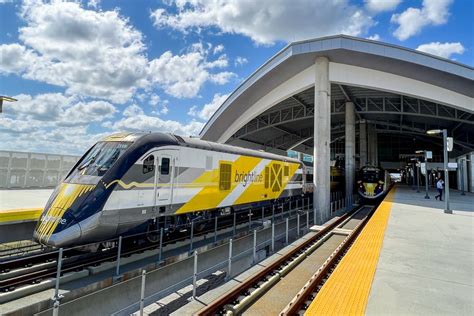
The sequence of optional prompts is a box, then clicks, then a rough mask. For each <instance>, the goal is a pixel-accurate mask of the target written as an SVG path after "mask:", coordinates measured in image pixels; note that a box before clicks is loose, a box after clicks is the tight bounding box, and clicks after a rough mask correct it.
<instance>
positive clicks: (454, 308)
mask: <svg viewBox="0 0 474 316" xmlns="http://www.w3.org/2000/svg"><path fill="white" fill-rule="evenodd" d="M435 194H436V193H435V191H434V190H432V191H430V193H429V195H430V197H431V199H429V200H425V199H424V196H425V193H424V191H422V192H421V193H416V191H414V190H412V189H411V188H410V187H408V186H404V185H398V186H397V190H396V192H395V194H394V196H393V204H392V210H391V213H390V217H389V221H388V226H387V228H386V231H385V236H384V240H383V246H382V251H381V254H380V258H379V262H378V265H377V269H376V272H375V277H374V280H373V283H372V287H371V291H370V295H369V300H368V304H367V307H366V310H365V312H366V314H367V315H382V314H383V315H474V194H472V193H466V195H465V196H461V195H460V192H459V191H451V207H452V209H454V212H453V213H454V214H445V213H444V211H443V210H444V202H440V201H436V200H435V199H434V195H435Z"/></svg>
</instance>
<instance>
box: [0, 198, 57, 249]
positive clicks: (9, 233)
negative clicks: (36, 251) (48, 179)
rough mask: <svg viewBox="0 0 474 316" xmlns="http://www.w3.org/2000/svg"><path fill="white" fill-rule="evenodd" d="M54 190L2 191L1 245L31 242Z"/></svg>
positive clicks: (0, 216) (0, 203)
mask: <svg viewBox="0 0 474 316" xmlns="http://www.w3.org/2000/svg"><path fill="white" fill-rule="evenodd" d="M52 192H53V190H52V189H42V190H0V227H1V228H0V243H9V242H16V241H21V240H30V239H31V237H32V236H33V229H34V228H35V226H36V222H37V220H38V218H39V217H40V215H41V212H42V211H43V208H44V205H45V204H46V202H47V201H48V199H49V197H50V196H51V193H52Z"/></svg>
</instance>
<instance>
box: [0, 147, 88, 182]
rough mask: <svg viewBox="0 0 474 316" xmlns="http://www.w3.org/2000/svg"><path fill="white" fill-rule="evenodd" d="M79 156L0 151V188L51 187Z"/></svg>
mask: <svg viewBox="0 0 474 316" xmlns="http://www.w3.org/2000/svg"><path fill="white" fill-rule="evenodd" d="M79 158H80V157H79V156H71V155H54V154H43V153H32V152H19V151H0V189H9V188H53V187H55V186H56V185H58V184H59V183H60V182H61V180H62V179H63V178H64V177H65V176H66V174H67V172H68V171H69V170H70V169H71V168H72V167H73V166H74V164H75V163H76V161H77V160H78V159H79Z"/></svg>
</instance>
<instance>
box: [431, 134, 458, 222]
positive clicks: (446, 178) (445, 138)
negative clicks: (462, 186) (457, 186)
mask: <svg viewBox="0 0 474 316" xmlns="http://www.w3.org/2000/svg"><path fill="white" fill-rule="evenodd" d="M426 133H427V134H428V135H437V134H443V160H444V161H443V168H444V184H445V188H446V189H445V193H444V201H445V207H444V212H445V213H446V214H453V211H452V210H450V208H449V173H448V131H447V130H446V129H432V130H429V131H426Z"/></svg>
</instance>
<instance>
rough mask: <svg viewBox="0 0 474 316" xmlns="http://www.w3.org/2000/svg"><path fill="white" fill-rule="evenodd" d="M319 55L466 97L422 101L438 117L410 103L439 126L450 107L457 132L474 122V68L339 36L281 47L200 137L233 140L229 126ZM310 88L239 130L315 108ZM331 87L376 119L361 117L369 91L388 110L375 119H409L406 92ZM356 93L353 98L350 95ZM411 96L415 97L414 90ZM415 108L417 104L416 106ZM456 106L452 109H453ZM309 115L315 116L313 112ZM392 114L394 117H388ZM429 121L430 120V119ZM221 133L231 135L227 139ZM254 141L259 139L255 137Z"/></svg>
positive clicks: (339, 62) (298, 92) (363, 87)
mask: <svg viewBox="0 0 474 316" xmlns="http://www.w3.org/2000/svg"><path fill="white" fill-rule="evenodd" d="M319 56H326V57H328V58H329V60H330V62H331V63H334V64H336V65H343V66H344V67H346V66H350V67H353V68H350V69H354V70H357V69H370V70H371V71H372V70H374V71H376V72H377V73H384V74H388V75H389V76H392V77H393V78H395V81H396V79H397V78H403V80H407V83H405V86H409V85H410V84H411V83H412V82H415V83H422V84H426V87H435V88H436V89H438V88H439V90H440V91H442V92H439V93H438V95H443V94H445V92H449V93H452V94H453V95H454V96H460V97H461V99H456V98H447V99H446V100H448V101H449V102H446V100H440V101H439V102H438V100H434V99H425V100H423V99H421V102H423V105H425V107H426V109H428V110H429V111H431V112H432V113H433V115H431V114H430V113H428V114H426V113H424V114H423V113H422V112H423V109H421V108H420V99H419V98H418V99H417V98H414V99H413V100H412V101H410V102H415V103H416V102H417V101H418V110H416V109H414V111H412V112H417V111H418V112H419V113H420V114H423V115H424V121H425V123H426V122H428V123H430V121H429V120H430V119H432V120H433V124H435V123H436V120H435V118H436V117H437V116H438V115H443V114H439V113H440V111H439V109H442V111H441V112H442V113H445V112H446V111H447V113H450V114H449V115H448V119H450V118H453V122H455V123H456V124H454V123H453V124H454V125H459V126H457V129H458V130H459V127H460V129H461V130H462V129H463V127H464V126H466V128H467V126H468V125H469V124H470V123H471V122H473V123H474V115H473V114H474V101H473V100H474V68H473V67H471V66H467V65H463V64H460V63H457V62H454V61H452V60H448V59H444V58H440V57H437V56H433V55H429V54H426V53H423V52H419V51H416V50H412V49H407V48H404V47H400V46H396V45H391V44H386V43H381V42H376V41H371V40H366V39H360V38H355V37H350V36H345V35H338V36H330V37H324V38H318V39H312V40H307V41H301V42H294V43H291V44H289V45H288V46H287V47H285V48H284V49H282V50H281V51H280V52H278V53H277V54H276V55H275V56H273V57H272V58H271V59H269V60H268V61H267V62H266V63H265V64H264V65H262V66H261V67H260V68H259V69H257V70H256V71H255V72H254V73H253V74H252V75H251V76H250V77H249V78H247V79H246V80H245V81H244V82H243V83H242V84H241V85H240V86H239V87H238V88H237V89H236V90H235V91H234V92H233V93H232V94H231V95H230V96H229V97H228V98H227V100H226V101H225V102H224V103H223V104H222V106H221V107H220V108H219V109H218V110H217V111H216V113H214V115H213V116H212V117H211V119H210V120H209V121H208V122H207V124H206V125H205V126H204V128H203V130H202V131H201V134H200V136H201V137H202V138H203V139H205V140H211V141H222V142H227V141H228V140H229V139H230V137H228V135H227V134H228V130H229V127H230V126H233V128H234V130H235V126H236V121H238V119H239V118H240V117H242V114H243V113H244V112H246V111H247V113H249V112H252V111H249V109H251V107H253V106H255V104H256V103H257V102H258V101H259V100H262V98H264V97H265V96H266V95H268V94H269V93H270V92H272V91H274V90H275V89H277V88H278V87H280V86H282V85H283V84H285V82H288V81H290V80H291V79H292V78H294V77H296V76H297V75H298V74H301V73H302V72H304V71H305V70H307V69H308V68H310V67H312V66H313V65H314V62H315V59H316V58H317V57H319ZM330 80H331V79H330ZM409 80H411V81H409ZM421 87H423V86H421ZM308 88H311V86H309V87H308V86H306V87H301V88H300V90H298V91H294V93H292V95H291V96H290V97H288V98H286V99H285V100H280V101H279V103H278V104H273V105H272V108H271V109H268V108H266V109H264V110H263V111H261V112H258V111H257V112H255V111H254V112H255V113H256V114H257V115H255V116H254V117H247V118H245V119H244V120H243V121H241V122H239V123H238V124H239V126H238V128H243V127H245V125H246V124H250V123H251V121H252V120H254V119H258V115H264V114H269V111H270V110H272V111H275V110H284V109H285V108H288V107H289V106H291V105H294V106H298V105H299V106H303V107H304V106H309V107H311V106H313V107H314V101H313V104H311V97H310V98H309V100H308V101H307V102H301V101H303V100H301V98H304V97H305V94H306V95H307V94H308V93H309V95H311V91H308ZM332 90H333V92H332V93H331V94H332V96H331V97H332V101H333V102H334V101H335V98H337V97H338V96H340V97H341V98H342V101H344V100H345V101H349V100H350V101H354V100H352V98H357V99H358V101H357V102H355V103H356V110H357V109H358V110H359V111H360V113H358V118H359V119H369V120H370V119H371V118H370V117H363V116H362V115H360V114H362V113H363V109H362V108H363V105H361V104H360V103H361V102H362V101H361V100H363V99H364V98H365V100H366V101H365V102H368V99H367V98H366V97H367V95H368V96H369V97H371V96H373V97H375V96H376V97H380V98H381V99H380V100H382V99H383V101H380V102H383V104H384V106H383V110H382V109H381V111H380V113H374V112H373V111H372V112H370V111H369V112H370V113H369V114H379V115H378V116H377V115H376V117H380V114H384V113H385V112H386V113H385V114H387V115H391V116H394V115H396V114H397V111H401V115H400V117H401V116H405V117H406V115H404V114H405V112H404V100H403V93H402V92H400V93H399V94H397V93H395V94H394V93H389V92H392V91H390V90H389V89H387V90H386V91H383V90H380V89H377V88H374V89H373V90H371V87H368V86H363V85H361V86H359V87H357V86H356V85H354V86H352V87H350V85H346V86H344V85H343V84H340V82H339V83H338V82H332ZM335 90H336V91H335ZM351 92H352V93H353V94H354V96H351ZM361 93H362V94H361ZM364 93H365V94H364ZM313 94H314V88H313ZM397 96H398V97H399V98H400V97H401V102H400V104H399V105H398V108H397V105H393V108H392V110H390V111H385V99H384V98H385V97H390V98H392V99H393V98H396V97H397ZM407 96H409V97H411V98H413V93H411V94H408V95H407ZM459 100H462V102H458V101H459ZM289 101H291V102H292V104H290V105H289V104H285V102H286V103H288V102H289ZM392 101H393V100H392ZM451 101H452V102H451ZM407 102H408V101H407ZM334 105H335V104H334ZM415 105H416V104H415ZM380 106H381V107H382V104H380ZM450 107H451V108H450ZM414 108H416V106H415V107H414ZM367 110H368V106H367ZM428 110H427V111H428ZM451 110H452V113H451V112H450V111H451ZM454 112H455V113H454ZM458 112H459V113H458ZM307 114H308V115H311V113H307ZM451 114H453V115H451ZM387 118H390V117H389V116H387ZM391 118H393V117H391ZM397 118H398V117H397ZM426 119H428V121H427V120H426ZM300 123H301V122H300ZM308 123H311V122H308ZM401 123H402V120H401V119H400V125H401ZM463 124H464V125H463ZM274 126H277V125H274ZM277 127H278V126H277ZM289 127H290V130H292V128H291V126H289ZM470 128H471V129H473V128H474V126H473V125H470ZM234 130H232V135H235V134H236V133H235V131H234ZM400 130H401V128H400ZM226 133H227V134H226ZM286 134H291V132H290V133H288V131H286ZM222 135H227V136H225V137H224V139H223V136H222ZM309 136H311V135H309ZM300 138H301V139H303V138H304V137H303V136H301V137H300ZM255 143H259V142H258V141H255ZM285 149H288V148H284V150H285Z"/></svg>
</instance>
